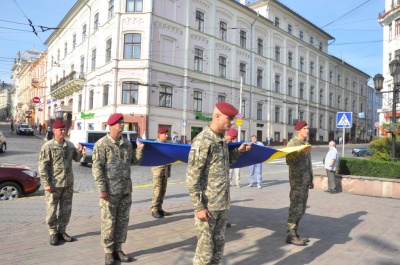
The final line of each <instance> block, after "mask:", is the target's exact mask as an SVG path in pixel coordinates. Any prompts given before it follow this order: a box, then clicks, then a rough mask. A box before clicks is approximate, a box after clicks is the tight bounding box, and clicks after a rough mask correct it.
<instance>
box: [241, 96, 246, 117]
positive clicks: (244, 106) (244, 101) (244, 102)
mask: <svg viewBox="0 0 400 265" xmlns="http://www.w3.org/2000/svg"><path fill="white" fill-rule="evenodd" d="M241 114H242V118H244V117H246V116H245V114H246V100H244V99H243V100H242V113H241Z"/></svg>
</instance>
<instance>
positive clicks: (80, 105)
mask: <svg viewBox="0 0 400 265" xmlns="http://www.w3.org/2000/svg"><path fill="white" fill-rule="evenodd" d="M81 111H82V94H79V97H78V112H81Z"/></svg>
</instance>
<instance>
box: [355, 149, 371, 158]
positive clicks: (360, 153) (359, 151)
mask: <svg viewBox="0 0 400 265" xmlns="http://www.w3.org/2000/svg"><path fill="white" fill-rule="evenodd" d="M351 153H352V154H353V156H361V157H364V156H370V155H371V153H370V152H369V151H368V148H367V147H360V148H354V149H353V151H351Z"/></svg>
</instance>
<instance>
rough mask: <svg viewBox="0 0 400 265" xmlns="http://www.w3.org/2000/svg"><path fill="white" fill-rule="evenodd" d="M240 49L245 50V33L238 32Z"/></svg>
mask: <svg viewBox="0 0 400 265" xmlns="http://www.w3.org/2000/svg"><path fill="white" fill-rule="evenodd" d="M240 47H242V48H246V31H243V30H241V31H240Z"/></svg>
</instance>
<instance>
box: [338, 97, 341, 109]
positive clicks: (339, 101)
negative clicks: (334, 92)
mask: <svg viewBox="0 0 400 265" xmlns="http://www.w3.org/2000/svg"><path fill="white" fill-rule="evenodd" d="M340 107H341V97H340V96H338V97H337V108H338V109H340Z"/></svg>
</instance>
